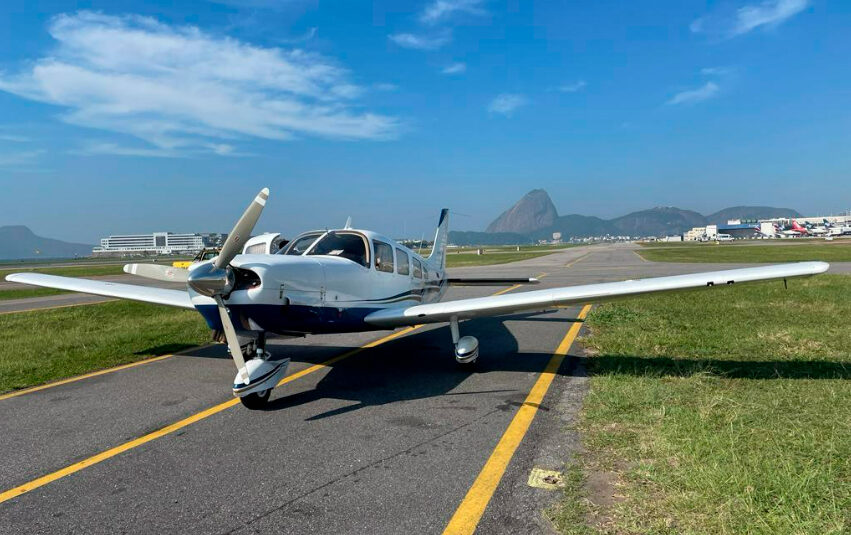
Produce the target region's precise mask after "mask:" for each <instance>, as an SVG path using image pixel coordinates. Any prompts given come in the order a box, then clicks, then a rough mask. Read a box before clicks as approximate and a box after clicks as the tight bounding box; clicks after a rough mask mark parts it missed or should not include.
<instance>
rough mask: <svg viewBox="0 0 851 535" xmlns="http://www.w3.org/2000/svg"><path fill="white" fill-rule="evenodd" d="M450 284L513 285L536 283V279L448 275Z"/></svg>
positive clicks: (447, 280) (537, 281)
mask: <svg viewBox="0 0 851 535" xmlns="http://www.w3.org/2000/svg"><path fill="white" fill-rule="evenodd" d="M446 282H448V283H449V284H450V285H451V286H513V285H515V284H538V283H539V282H541V281H539V280H538V279H536V278H534V277H518V278H515V279H510V278H508V279H506V278H493V279H491V278H487V277H475V278H466V279H465V278H457V277H449V278H448V279H446Z"/></svg>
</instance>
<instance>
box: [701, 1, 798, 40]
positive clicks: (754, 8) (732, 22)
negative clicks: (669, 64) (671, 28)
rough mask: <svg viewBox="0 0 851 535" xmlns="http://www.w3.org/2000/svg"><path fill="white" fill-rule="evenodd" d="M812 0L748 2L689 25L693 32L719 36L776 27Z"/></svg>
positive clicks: (729, 35)
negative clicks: (735, 8)
mask: <svg viewBox="0 0 851 535" xmlns="http://www.w3.org/2000/svg"><path fill="white" fill-rule="evenodd" d="M807 5H809V0H764V1H763V2H760V3H759V4H748V5H745V6H742V7H740V8H738V9H737V10H735V12H732V13H730V12H728V13H718V14H714V15H707V16H704V17H700V18H698V19H697V20H695V21H693V22H692V23H691V24H690V25H689V29H690V30H691V31H692V32H694V33H706V34H711V35H716V36H719V37H728V38H729V37H735V36H738V35H743V34H746V33H748V32H750V31H752V30H755V29H757V28H759V27H761V26H765V27H774V26H778V25H780V24H782V23H783V22H785V21H786V20H788V19H790V18H792V17H793V16H795V15H797V14H798V13H800V12H801V11H803V10H804V9H805V8H806V7H807Z"/></svg>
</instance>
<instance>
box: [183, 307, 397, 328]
mask: <svg viewBox="0 0 851 535" xmlns="http://www.w3.org/2000/svg"><path fill="white" fill-rule="evenodd" d="M196 308H197V309H198V312H200V313H201V315H202V316H203V317H204V319H205V320H206V321H207V325H208V326H209V327H210V328H211V329H215V330H222V321H221V319H220V318H219V311H218V309H217V308H216V305H199V306H197V307H196ZM228 310H230V315H231V320H232V321H233V322H234V325H237V326H239V325H241V324H242V322H241V321H240V317H245V318H251V320H252V321H254V323H256V324H257V325H258V326H260V327H261V328H263V330H265V331H268V332H272V333H278V334H293V333H303V334H330V333H345V332H359V331H374V330H378V328H377V327H374V326H372V325H370V324H368V323H366V322H364V320H363V319H364V318H365V317H366V316H367V315H369V314H371V313H373V312H375V311H376V310H381V308H380V307H363V308H362V307H351V308H337V307H327V306H326V307H314V306H305V305H292V304H290V305H259V304H254V305H228Z"/></svg>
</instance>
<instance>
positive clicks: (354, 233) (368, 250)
mask: <svg viewBox="0 0 851 535" xmlns="http://www.w3.org/2000/svg"><path fill="white" fill-rule="evenodd" d="M332 234H333V235H335V236H341V235H349V236H357V237H358V238H360V239H361V240H362V241H363V246H364V249H365V251H366V264H361V263H360V262H355V261H354V260H352V259H351V258H346V257H344V256H335V255H327V254H322V255H320V254H313V250H314V249H316V246H317V245H318V244H319V242H321V241H322V240H324V239H325V238H326V237H328V236H330V235H332ZM303 256H327V257H329V258H343V259H345V260H348V261H349V262H351V263H353V264H355V265H358V266H361V267H363V268H366V269H370V268H371V267H372V256H373V255H372V245H371V244H370V240H369V238H367V237H366V235H365V234H363V233H360V232H357V231H355V230H329V231H327V232H325V233H323V234H322V236H320V237H319V238H317V239H316V241H315V242H313V244H312V245H311V246H310V248H309V249H308V250H307V251H305V252H304V254H303Z"/></svg>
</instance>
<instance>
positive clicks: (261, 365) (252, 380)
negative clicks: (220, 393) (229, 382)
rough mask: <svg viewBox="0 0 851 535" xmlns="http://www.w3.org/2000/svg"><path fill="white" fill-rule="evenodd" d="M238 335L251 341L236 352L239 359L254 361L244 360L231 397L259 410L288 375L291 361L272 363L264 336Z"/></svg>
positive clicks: (243, 333) (273, 361) (252, 333)
mask: <svg viewBox="0 0 851 535" xmlns="http://www.w3.org/2000/svg"><path fill="white" fill-rule="evenodd" d="M239 334H240V335H243V336H245V335H250V337H251V339H250V341H249V342H248V344H246V345H245V346H241V347H240V348H239V351H240V353H241V355H240V357H241V358H242V355H245V357H251V356H253V358H250V359H249V360H246V361H245V365H244V366H243V367H242V368H239V369H238V371H237V373H236V377H235V378H234V380H233V395H234V396H236V397H238V398H239V400H240V402H241V403H242V404H243V405H244V406H245V407H246V408H248V409H262V408H263V407H264V406H265V405H266V403H267V402H268V401H269V396H270V395H271V393H272V389H273V388H275V386H277V384H278V381H280V380H281V378H282V377H283V376H284V375H285V374H286V373H287V368H288V367H289V364H290V359H282V360H272V359H271V356H272V354H271V353H269V352H268V351H266V335H265V333H263V332H246V331H242V332H240V333H239ZM243 348H244V350H245V351H244V352H243ZM229 350H230V349H229ZM231 356H233V354H232V353H231Z"/></svg>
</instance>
